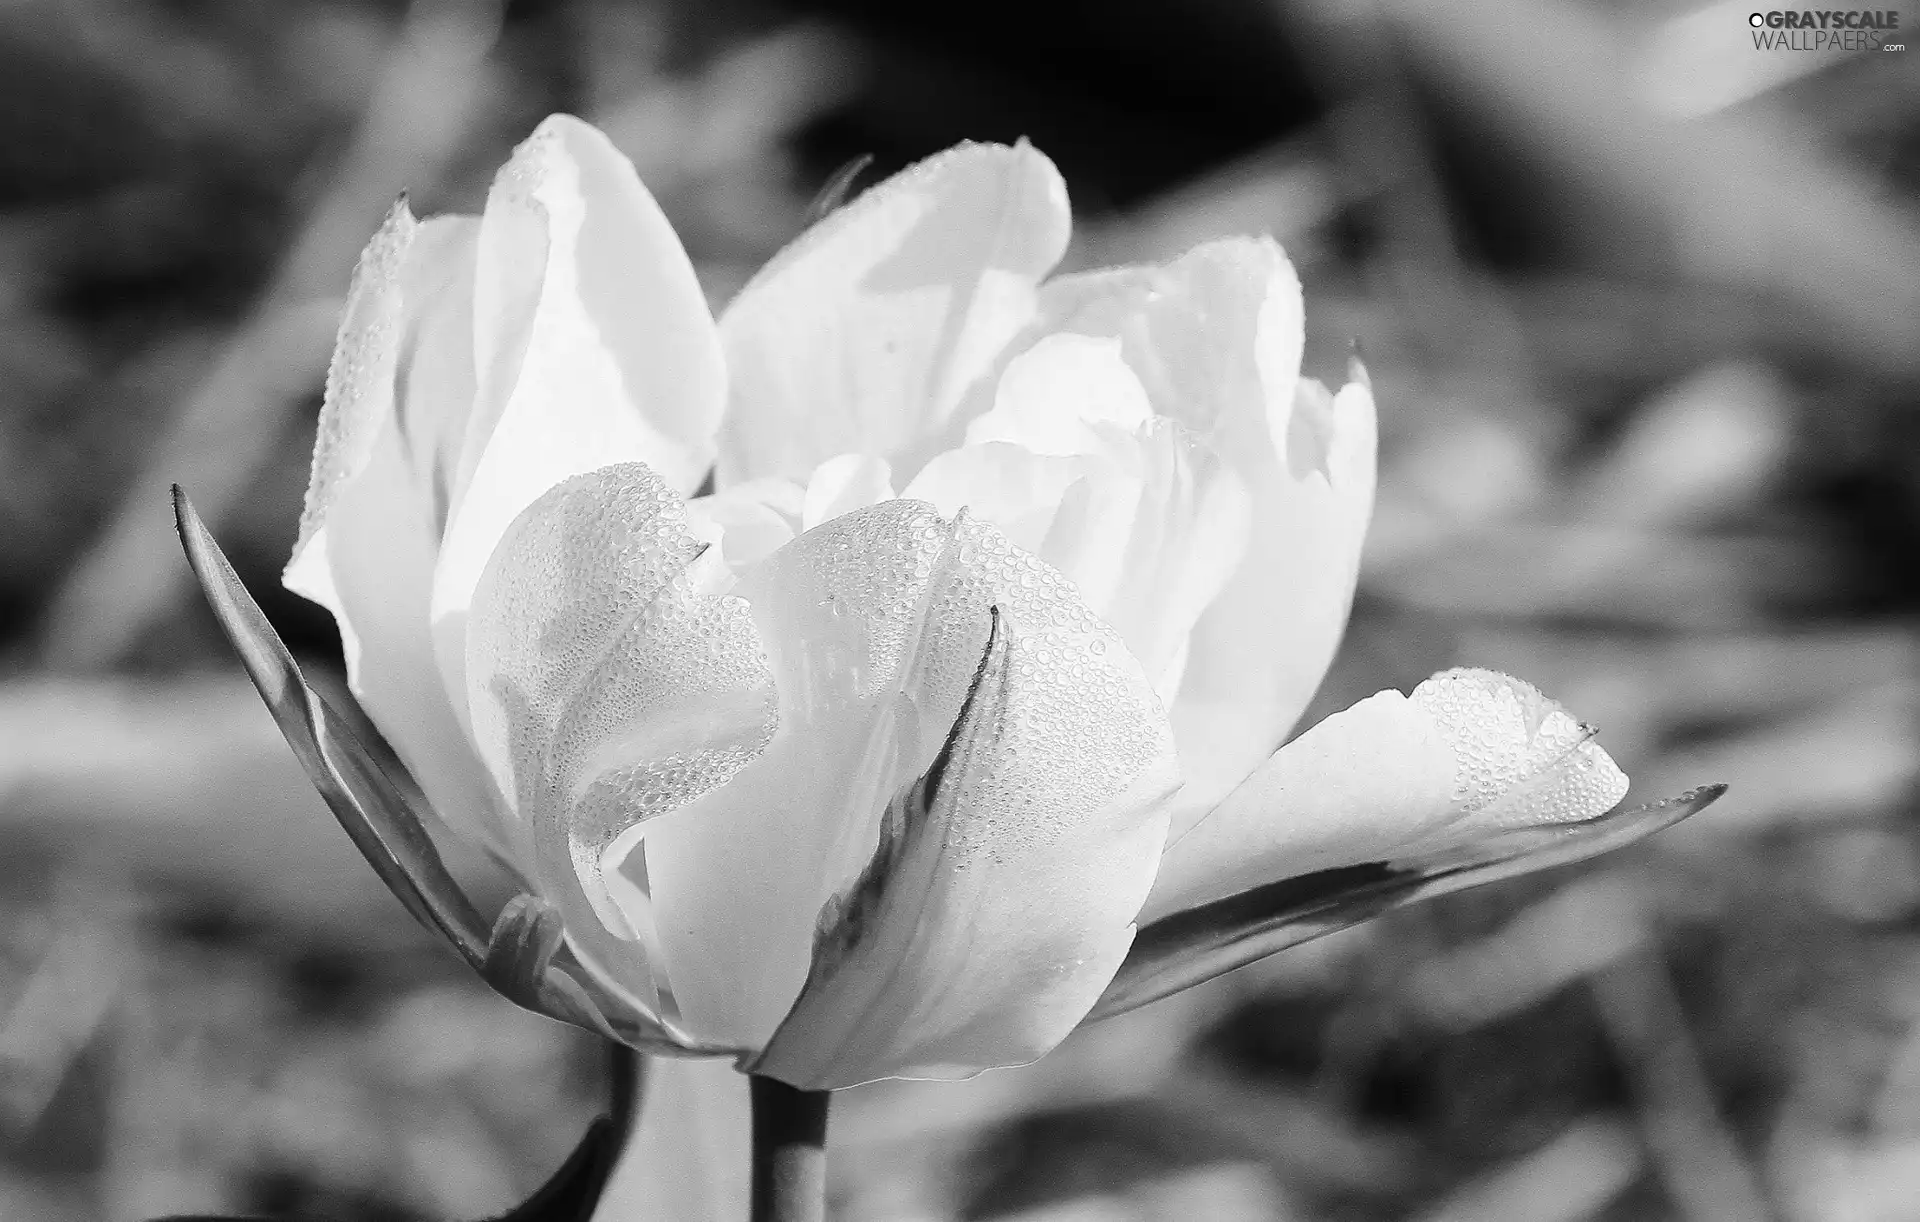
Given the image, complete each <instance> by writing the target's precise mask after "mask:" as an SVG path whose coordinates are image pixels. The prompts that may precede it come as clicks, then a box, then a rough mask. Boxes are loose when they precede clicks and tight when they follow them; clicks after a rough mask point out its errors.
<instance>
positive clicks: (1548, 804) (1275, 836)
mask: <svg viewBox="0 0 1920 1222" xmlns="http://www.w3.org/2000/svg"><path fill="white" fill-rule="evenodd" d="M1591 737H1592V731H1591V730H1589V729H1587V728H1586V727H1584V726H1582V725H1581V724H1580V723H1579V722H1578V721H1576V720H1575V719H1574V718H1572V717H1571V716H1569V715H1568V714H1567V712H1566V710H1564V709H1562V708H1561V707H1560V706H1559V705H1557V704H1555V703H1554V702H1553V701H1551V700H1548V699H1547V698H1546V697H1545V696H1542V695H1541V694H1540V693H1539V692H1538V691H1536V690H1535V689H1534V688H1532V687H1531V686H1529V685H1527V684H1525V683H1522V682H1521V681H1520V680H1518V679H1513V678H1509V677H1508V676H1506V675H1500V674H1496V673H1494V672H1492V671H1483V670H1454V671H1445V672H1443V673H1441V674H1439V675H1435V676H1434V677H1433V678H1431V679H1428V680H1426V681H1425V682H1423V683H1421V684H1420V686H1419V687H1417V688H1415V689H1414V693H1413V695H1412V696H1411V697H1405V696H1402V695H1401V694H1400V693H1399V692H1394V691H1387V692H1381V693H1379V694H1377V695H1373V696H1369V697H1368V698H1367V699H1365V700H1363V701H1361V702H1360V703H1359V704H1356V705H1354V706H1353V707H1352V708H1349V709H1347V710H1346V711H1344V712H1341V713H1336V714H1334V715H1333V716H1332V717H1329V718H1327V719H1326V720H1325V721H1323V722H1321V723H1320V724H1319V725H1316V726H1314V727H1313V728H1312V729H1310V730H1308V731H1307V732H1306V733H1305V734H1302V735H1301V736H1300V737H1299V738H1298V739H1295V740H1294V741H1293V742H1291V743H1288V744H1287V745H1286V746H1285V747H1282V748H1281V749H1280V750H1279V751H1277V752H1275V753H1274V755H1273V757H1272V758H1271V759H1269V760H1268V761H1267V762H1266V763H1265V764H1263V765H1262V766H1261V767H1260V768H1259V769H1257V770H1256V771H1255V772H1254V773H1253V775H1252V776H1250V777H1248V778H1247V780H1246V781H1245V782H1244V783H1242V784H1241V785H1240V786H1239V788H1237V789H1235V790H1234V791H1233V793H1232V794H1230V795H1229V796H1228V797H1227V799H1226V800H1225V801H1224V802H1222V803H1221V804H1220V805H1219V806H1218V807H1217V808H1215V809H1214V810H1213V811H1212V812H1211V813H1209V814H1208V815H1206V816H1205V817H1204V818H1202V819H1200V820H1199V821H1198V822H1197V823H1195V824H1194V825H1193V826H1192V827H1191V828H1189V829H1188V830H1187V831H1185V832H1184V833H1182V832H1179V831H1177V830H1176V832H1175V834H1174V836H1173V838H1172V839H1171V840H1170V842H1169V843H1168V846H1167V854H1166V858H1165V860H1164V861H1162V862H1161V867H1160V878H1159V881H1158V882H1157V883H1156V884H1155V886H1154V893H1153V895H1152V897H1151V898H1150V899H1149V900H1148V901H1147V904H1146V908H1145V910H1144V911H1143V912H1142V914H1141V919H1142V920H1143V921H1153V920H1157V919H1159V918H1161V917H1164V916H1166V915H1168V914H1170V913H1174V912H1177V911H1180V910H1181V909H1186V908H1192V907H1195V906H1197V905H1201V904H1205V903H1209V902H1212V901H1214V900H1218V899H1222V898H1224V897H1227V896H1230V895H1236V894H1239V893H1241V892H1245V891H1248V890H1251V889H1253V888H1255V887H1259V886H1262V885H1265V884H1267V883H1271V882H1273V881H1275V880H1276V879H1284V878H1292V877H1296V876H1300V875H1307V874H1312V873H1315V872H1317V871H1321V870H1330V869H1336V868H1339V867H1343V866H1350V865H1355V864H1360V863H1365V862H1375V861H1394V860H1405V859H1408V858H1409V857H1411V856H1413V855H1416V854H1419V853H1423V852H1428V851H1433V850H1436V849H1439V848H1443V847H1448V846H1455V845H1462V844H1471V843H1473V842H1475V841H1477V840H1480V839H1484V838H1485V837H1486V836H1488V835H1490V834H1492V833H1495V832H1499V831H1502V830H1505V829H1509V828H1515V827H1532V826H1539V825H1542V824H1552V823H1565V822H1575V821H1578V820H1582V819H1589V818H1592V817H1593V816H1595V815H1598V814H1599V813H1601V812H1602V811H1605V810H1607V809H1608V808H1609V807H1611V806H1612V805H1613V804H1614V803H1615V802H1617V801H1619V799H1620V797H1621V796H1622V795H1623V794H1624V793H1625V792H1626V789H1627V779H1626V777H1625V776H1623V775H1621V773H1620V770H1619V769H1618V768H1616V767H1614V765H1613V761H1612V760H1610V759H1608V758H1607V754H1606V752H1604V751H1602V750H1601V749H1600V748H1599V747H1598V746H1597V745H1595V744H1594V743H1593V742H1591V741H1590V740H1591Z"/></svg>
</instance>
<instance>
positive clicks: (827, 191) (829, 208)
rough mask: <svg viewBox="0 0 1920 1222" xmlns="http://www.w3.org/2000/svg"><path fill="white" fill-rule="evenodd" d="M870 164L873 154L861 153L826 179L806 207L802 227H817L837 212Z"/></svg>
mask: <svg viewBox="0 0 1920 1222" xmlns="http://www.w3.org/2000/svg"><path fill="white" fill-rule="evenodd" d="M872 164H873V154H872V153H861V154H860V155H859V156H857V157H853V158H850V159H849V160H848V161H847V162H846V163H845V164H844V165H842V166H841V167H840V168H839V169H837V170H835V171H834V172H833V174H832V175H831V176H829V177H828V179H827V181H826V183H825V184H824V185H822V186H821V188H820V193H819V194H818V195H815V196H814V197H813V202H812V203H810V204H808V205H807V213H806V217H805V218H804V220H803V222H802V227H803V228H806V227H811V226H813V225H817V224H819V223H820V222H821V221H823V220H825V219H827V217H829V216H831V215H832V214H833V213H835V212H838V211H839V210H840V207H841V205H843V204H845V203H846V202H847V196H848V195H849V194H851V193H852V191H853V184H854V182H855V181H856V180H858V179H859V177H860V175H861V174H863V173H865V172H866V169H867V167H868V166H870V165H872Z"/></svg>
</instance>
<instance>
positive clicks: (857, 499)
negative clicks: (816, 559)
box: [800, 454, 893, 530]
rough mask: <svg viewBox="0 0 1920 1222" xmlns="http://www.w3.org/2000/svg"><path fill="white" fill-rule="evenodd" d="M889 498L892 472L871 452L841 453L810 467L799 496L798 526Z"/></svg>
mask: <svg viewBox="0 0 1920 1222" xmlns="http://www.w3.org/2000/svg"><path fill="white" fill-rule="evenodd" d="M891 499H893V472H892V471H891V470H890V469H889V468H888V467H887V463H886V460H885V459H883V458H876V457H874V456H873V455H871V454H842V455H841V456H840V457H838V458H829V459H828V460H827V461H825V462H823V463H821V464H820V465H819V466H818V467H816V468H815V469H814V472H813V478H812V479H810V480H809V481H808V482H807V491H806V495H805V496H804V497H803V498H802V499H801V505H800V528H801V529H802V530H812V529H813V528H814V527H816V526H818V525H820V524H821V523H822V522H825V521H828V520H829V519H832V518H837V517H839V516H840V515H841V514H843V513H852V512H853V511H854V510H856V509H865V508H866V507H867V506H869V505H877V504H879V503H880V502H881V501H886V500H891Z"/></svg>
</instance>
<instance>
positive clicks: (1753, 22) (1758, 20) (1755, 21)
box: [1747, 13, 1767, 30]
mask: <svg viewBox="0 0 1920 1222" xmlns="http://www.w3.org/2000/svg"><path fill="white" fill-rule="evenodd" d="M1747 24H1748V25H1750V26H1752V27H1753V28H1754V29H1756V30H1757V29H1759V28H1760V27H1761V26H1763V25H1765V24H1767V19H1766V18H1765V17H1762V16H1761V15H1760V14H1758V13H1752V14H1749V15H1748V17H1747Z"/></svg>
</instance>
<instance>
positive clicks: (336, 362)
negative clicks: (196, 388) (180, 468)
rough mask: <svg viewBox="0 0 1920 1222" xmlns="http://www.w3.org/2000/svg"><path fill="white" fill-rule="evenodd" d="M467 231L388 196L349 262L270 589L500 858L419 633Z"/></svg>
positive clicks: (461, 391) (448, 431) (463, 342)
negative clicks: (320, 637) (286, 540)
mask: <svg viewBox="0 0 1920 1222" xmlns="http://www.w3.org/2000/svg"><path fill="white" fill-rule="evenodd" d="M476 229H477V226H476V225H475V223H474V222H473V221H472V220H470V219H467V218H445V219H440V220H432V221H427V222H425V223H424V224H422V223H419V222H416V221H415V220H414V219H413V217H412V215H411V214H410V213H409V212H408V211H407V208H406V204H405V203H404V202H402V203H400V204H397V205H395V207H394V210H393V212H392V214H391V215H390V216H389V217H388V218H387V221H386V224H385V225H383V226H382V227H381V230H380V232H379V233H378V234H376V235H375V236H374V239H373V241H372V242H371V243H369V244H368V246H367V249H366V252H365V253H364V254H363V255H362V256H361V259H360V266H359V268H358V270H357V271H356V272H355V274H354V279H353V285H352V287H351V289H350V291H349V293H348V296H347V308H346V313H345V316H344V317H343V318H342V320H341V324H340V338H339V341H338V343H337V345H336V347H335V350H334V356H333V364H332V366H331V368H330V369H329V370H328V374H327V394H326V402H325V405H324V406H323V407H322V409H321V415H320V429H319V438H318V442H317V444H316V445H315V447H314V455H313V479H312V483H311V485H310V486H309V488H308V490H307V504H306V511H305V513H304V515H303V516H302V518H301V523H300V538H299V542H298V543H297V544H296V545H295V547H294V552H293V558H292V560H291V561H290V562H289V563H288V565H287V571H286V575H285V578H284V581H285V584H286V587H287V588H288V589H289V590H292V591H293V592H294V593H296V594H299V595H302V596H303V597H306V598H310V599H312V600H313V601H315V602H317V603H319V604H320V605H321V606H324V607H326V608H327V609H328V610H329V611H331V612H333V617H334V621H335V623H337V624H338V625H339V628H340V639H341V643H342V645H343V646H344V648H345V652H346V659H347V678H348V683H349V685H350V686H351V687H352V689H353V693H354V695H355V696H356V697H357V698H358V700H359V702H360V704H361V706H362V707H363V708H365V709H366V711H367V713H368V714H369V715H370V716H371V717H372V718H373V720H374V723H375V724H376V725H377V726H379V728H380V730H381V732H382V733H383V734H384V735H386V737H387V739H388V741H389V742H391V743H392V744H393V747H394V750H395V751H397V752H398V753H399V755H400V758H401V759H402V760H403V761H405V763H406V765H407V768H408V770H409V771H410V772H412V773H413V775H414V777H415V778H416V779H417V780H418V781H419V782H420V786H421V788H422V789H423V790H424V791H425V792H426V794H427V797H428V798H429V799H430V800H431V805H432V807H433V809H434V810H435V811H437V812H440V813H441V814H442V815H443V816H445V817H446V818H447V819H448V821H449V822H450V823H451V824H452V825H454V826H456V827H457V828H459V829H460V830H463V831H466V832H469V833H472V834H477V835H478V836H480V837H481V838H482V839H483V840H484V841H485V842H486V843H488V844H489V845H491V847H493V848H494V849H495V850H496V851H497V852H500V853H502V854H503V855H505V856H507V857H509V858H512V857H513V856H515V855H516V853H515V846H516V844H517V840H516V837H515V836H514V835H513V834H512V831H511V830H510V829H511V825H510V823H509V822H508V821H507V820H506V819H505V817H504V815H503V813H502V811H501V810H500V808H499V805H498V803H497V801H496V800H495V797H494V794H493V790H492V787H491V785H490V784H489V783H488V781H487V776H486V772H485V770H484V769H483V768H482V767H481V766H480V765H479V762H478V761H477V760H476V759H475V758H474V756H473V750H472V748H471V747H470V746H469V745H468V743H467V738H466V735H465V733H464V732H463V731H462V730H461V728H460V720H459V717H458V716H457V714H456V712H455V709H454V706H453V705H452V704H451V703H450V702H449V701H448V698H447V694H446V691H445V689H444V688H443V687H442V686H441V683H440V677H439V671H438V669H437V668H436V666H435V663H434V656H433V643H432V639H431V636H430V634H429V630H428V599H429V585H430V581H431V578H432V573H433V565H434V561H435V557H436V555H437V553H438V547H439V539H440V528H441V526H442V524H443V522H444V518H445V512H446V503H447V496H448V488H449V487H450V484H451V482H452V478H453V469H454V466H455V464H456V462H457V457H458V454H459V451H460V445H461V440H462V437H463V435H464V433H465V431H466V426H467V422H468V413H469V409H470V405H471V402H472V394H473V374H472V350H471V343H470V341H469V340H468V338H467V333H468V328H469V326H470V323H469V319H470V315H469V314H468V312H467V304H466V303H467V298H468V291H469V288H470V285H471V281H472V266H473V244H474V237H475V233H476ZM462 703H464V700H463V701H462Z"/></svg>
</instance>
